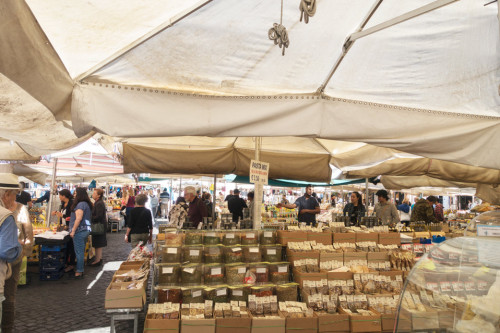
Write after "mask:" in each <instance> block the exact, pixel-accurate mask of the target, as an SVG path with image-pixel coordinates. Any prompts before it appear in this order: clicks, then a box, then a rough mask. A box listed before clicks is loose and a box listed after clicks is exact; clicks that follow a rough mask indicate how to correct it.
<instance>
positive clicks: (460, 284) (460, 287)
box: [451, 281, 465, 292]
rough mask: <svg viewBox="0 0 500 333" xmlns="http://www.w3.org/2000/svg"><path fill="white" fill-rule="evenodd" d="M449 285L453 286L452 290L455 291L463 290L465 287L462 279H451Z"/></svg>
mask: <svg viewBox="0 0 500 333" xmlns="http://www.w3.org/2000/svg"><path fill="white" fill-rule="evenodd" d="M451 287H452V288H453V291H455V292H461V291H464V289H465V286H464V283H463V282H462V281H453V282H452V283H451Z"/></svg>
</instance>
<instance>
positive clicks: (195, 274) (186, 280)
mask: <svg viewBox="0 0 500 333" xmlns="http://www.w3.org/2000/svg"><path fill="white" fill-rule="evenodd" d="M202 275H203V266H202V265H199V264H189V265H184V266H182V267H181V281H182V284H183V285H184V286H192V285H200V284H201V279H202Z"/></svg>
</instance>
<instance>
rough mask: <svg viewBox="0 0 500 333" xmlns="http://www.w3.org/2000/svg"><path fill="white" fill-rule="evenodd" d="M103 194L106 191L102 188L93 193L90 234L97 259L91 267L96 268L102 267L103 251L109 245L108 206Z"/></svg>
mask: <svg viewBox="0 0 500 333" xmlns="http://www.w3.org/2000/svg"><path fill="white" fill-rule="evenodd" d="M103 194H104V191H103V190H102V189H100V188H96V189H95V190H94V192H93V193H92V199H94V208H92V225H91V228H92V230H91V232H90V234H91V235H92V245H93V246H94V248H95V257H94V261H92V263H91V264H90V266H94V267H95V266H101V265H102V249H103V248H104V247H106V246H107V245H108V242H107V240H106V230H107V224H106V223H107V221H106V220H107V218H106V204H105V203H104V200H103V199H102V196H103Z"/></svg>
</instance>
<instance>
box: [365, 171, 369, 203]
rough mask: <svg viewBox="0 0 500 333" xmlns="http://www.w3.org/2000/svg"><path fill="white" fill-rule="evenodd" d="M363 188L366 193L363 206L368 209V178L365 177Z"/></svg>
mask: <svg viewBox="0 0 500 333" xmlns="http://www.w3.org/2000/svg"><path fill="white" fill-rule="evenodd" d="M365 190H366V195H365V201H366V205H365V208H366V209H368V206H369V205H370V200H369V199H368V178H365Z"/></svg>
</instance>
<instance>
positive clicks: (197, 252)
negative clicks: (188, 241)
mask: <svg viewBox="0 0 500 333" xmlns="http://www.w3.org/2000/svg"><path fill="white" fill-rule="evenodd" d="M189 255H190V256H191V257H199V256H200V250H189Z"/></svg>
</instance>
